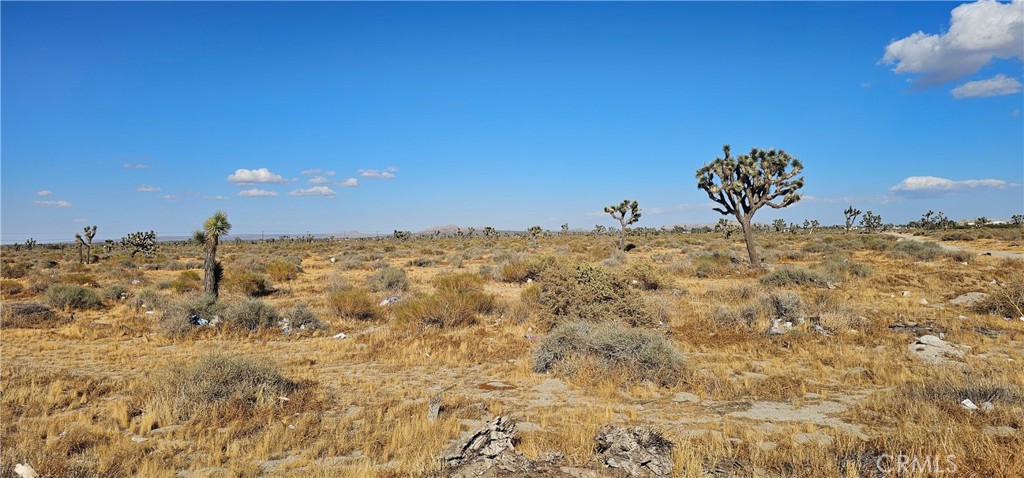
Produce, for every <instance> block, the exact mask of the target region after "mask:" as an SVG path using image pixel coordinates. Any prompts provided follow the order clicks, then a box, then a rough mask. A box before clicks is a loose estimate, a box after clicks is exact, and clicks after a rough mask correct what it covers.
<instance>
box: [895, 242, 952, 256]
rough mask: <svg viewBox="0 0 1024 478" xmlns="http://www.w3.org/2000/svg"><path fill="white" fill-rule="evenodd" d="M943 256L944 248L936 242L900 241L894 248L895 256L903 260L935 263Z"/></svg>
mask: <svg viewBox="0 0 1024 478" xmlns="http://www.w3.org/2000/svg"><path fill="white" fill-rule="evenodd" d="M943 255H944V251H943V249H942V246H939V245H938V244H936V243H934V242H918V241H900V242H897V243H896V247H894V248H893V256H895V257H896V258H898V259H903V260H914V261H933V260H935V259H938V258H940V257H942V256H943Z"/></svg>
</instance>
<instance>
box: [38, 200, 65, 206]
mask: <svg viewBox="0 0 1024 478" xmlns="http://www.w3.org/2000/svg"><path fill="white" fill-rule="evenodd" d="M36 206H43V207H71V203H69V202H67V201H65V200H63V199H61V200H60V201H36Z"/></svg>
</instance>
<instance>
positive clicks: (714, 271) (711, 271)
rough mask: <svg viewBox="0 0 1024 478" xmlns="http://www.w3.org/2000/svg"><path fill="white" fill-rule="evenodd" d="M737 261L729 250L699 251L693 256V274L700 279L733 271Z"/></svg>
mask: <svg viewBox="0 0 1024 478" xmlns="http://www.w3.org/2000/svg"><path fill="white" fill-rule="evenodd" d="M737 262H738V261H737V260H736V258H735V257H733V256H732V254H729V253H728V252H723V251H712V252H701V253H697V254H695V255H694V257H693V275H694V276H695V277H697V278H700V279H707V278H709V277H717V276H721V275H724V274H727V273H729V272H730V271H732V269H733V265H734V264H736V263H737Z"/></svg>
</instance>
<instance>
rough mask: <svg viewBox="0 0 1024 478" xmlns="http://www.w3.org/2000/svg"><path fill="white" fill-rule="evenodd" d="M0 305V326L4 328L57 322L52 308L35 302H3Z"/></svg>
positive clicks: (39, 325) (36, 326)
mask: <svg viewBox="0 0 1024 478" xmlns="http://www.w3.org/2000/svg"><path fill="white" fill-rule="evenodd" d="M0 307H2V310H3V312H2V313H0V327H2V328H5V329H8V328H16V329H31V328H43V327H53V326H55V325H57V323H58V322H59V318H58V316H57V314H56V313H55V312H54V311H53V310H52V309H50V308H49V307H46V306H45V305H42V304H37V303H35V302H4V303H3V305H2V306H0Z"/></svg>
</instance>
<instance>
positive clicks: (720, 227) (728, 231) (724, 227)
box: [715, 217, 736, 239]
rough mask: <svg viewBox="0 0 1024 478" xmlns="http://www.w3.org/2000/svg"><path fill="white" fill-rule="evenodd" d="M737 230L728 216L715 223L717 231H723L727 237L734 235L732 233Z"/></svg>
mask: <svg viewBox="0 0 1024 478" xmlns="http://www.w3.org/2000/svg"><path fill="white" fill-rule="evenodd" d="M735 231H736V227H735V226H733V225H732V223H730V222H729V220H728V219H726V218H724V217H723V218H721V219H719V220H718V223H717V224H715V232H721V233H722V235H724V236H725V238H726V239H728V238H730V237H732V233H733V232H735Z"/></svg>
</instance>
